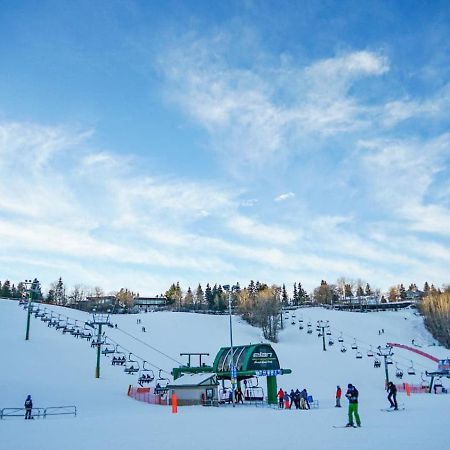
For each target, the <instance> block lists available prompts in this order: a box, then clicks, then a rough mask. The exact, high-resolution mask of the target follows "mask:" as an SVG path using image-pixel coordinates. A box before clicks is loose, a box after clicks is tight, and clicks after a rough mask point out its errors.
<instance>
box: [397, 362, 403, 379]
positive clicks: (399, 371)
mask: <svg viewBox="0 0 450 450" xmlns="http://www.w3.org/2000/svg"><path fill="white" fill-rule="evenodd" d="M395 376H396V377H397V378H400V379H402V378H403V370H402V369H400V367H398V364H397V363H395Z"/></svg>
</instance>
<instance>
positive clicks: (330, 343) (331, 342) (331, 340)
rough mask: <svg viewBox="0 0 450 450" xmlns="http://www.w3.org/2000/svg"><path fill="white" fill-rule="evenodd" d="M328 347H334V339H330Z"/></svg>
mask: <svg viewBox="0 0 450 450" xmlns="http://www.w3.org/2000/svg"><path fill="white" fill-rule="evenodd" d="M328 345H330V346H331V345H334V341H333V339H332V338H330V339H328Z"/></svg>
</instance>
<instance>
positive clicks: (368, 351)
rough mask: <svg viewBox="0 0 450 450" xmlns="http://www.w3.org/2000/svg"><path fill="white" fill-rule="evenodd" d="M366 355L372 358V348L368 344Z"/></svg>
mask: <svg viewBox="0 0 450 450" xmlns="http://www.w3.org/2000/svg"><path fill="white" fill-rule="evenodd" d="M367 356H368V357H369V358H373V350H372V346H370V349H369V350H367Z"/></svg>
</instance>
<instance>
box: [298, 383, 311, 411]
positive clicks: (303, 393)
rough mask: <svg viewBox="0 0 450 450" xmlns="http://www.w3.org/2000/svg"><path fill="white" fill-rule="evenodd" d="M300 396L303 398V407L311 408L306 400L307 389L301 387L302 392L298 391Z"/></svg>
mask: <svg viewBox="0 0 450 450" xmlns="http://www.w3.org/2000/svg"><path fill="white" fill-rule="evenodd" d="M300 397H301V398H302V399H303V401H304V403H305V405H306V408H305V409H311V406H310V405H309V401H308V391H307V390H306V388H304V389H303V391H302V392H300Z"/></svg>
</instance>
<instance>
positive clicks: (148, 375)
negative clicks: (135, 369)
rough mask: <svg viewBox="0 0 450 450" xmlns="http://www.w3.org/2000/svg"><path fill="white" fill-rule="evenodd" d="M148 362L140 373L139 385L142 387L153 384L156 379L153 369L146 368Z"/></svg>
mask: <svg viewBox="0 0 450 450" xmlns="http://www.w3.org/2000/svg"><path fill="white" fill-rule="evenodd" d="M145 363H147V361H143V363H142V369H141V371H140V372H139V378H138V383H139V384H140V385H141V386H142V385H143V384H147V383H151V382H152V381H153V380H154V379H155V374H154V373H153V370H152V369H148V368H147V367H145Z"/></svg>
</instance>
